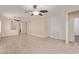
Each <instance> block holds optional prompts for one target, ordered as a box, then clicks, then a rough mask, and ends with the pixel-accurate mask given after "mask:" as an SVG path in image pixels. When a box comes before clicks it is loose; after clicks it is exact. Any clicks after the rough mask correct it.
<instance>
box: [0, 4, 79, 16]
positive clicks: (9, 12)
mask: <svg viewBox="0 0 79 59" xmlns="http://www.w3.org/2000/svg"><path fill="white" fill-rule="evenodd" d="M78 7H79V5H38V7H37V8H38V10H42V9H46V10H48V15H49V17H50V16H53V15H54V16H56V15H63V14H64V13H65V11H68V10H72V9H75V8H78ZM24 10H33V6H32V5H0V15H4V16H7V17H13V16H21V17H28V16H29V17H31V16H30V14H31V13H24Z"/></svg>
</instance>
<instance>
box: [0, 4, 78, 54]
mask: <svg viewBox="0 0 79 59" xmlns="http://www.w3.org/2000/svg"><path fill="white" fill-rule="evenodd" d="M78 24H79V5H0V54H63V53H65V54H71V53H72V54H74V53H79V27H78Z"/></svg>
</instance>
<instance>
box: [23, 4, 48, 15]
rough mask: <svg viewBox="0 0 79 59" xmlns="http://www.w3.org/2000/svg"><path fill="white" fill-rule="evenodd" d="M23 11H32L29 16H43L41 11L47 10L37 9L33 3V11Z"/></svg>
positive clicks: (45, 11)
mask: <svg viewBox="0 0 79 59" xmlns="http://www.w3.org/2000/svg"><path fill="white" fill-rule="evenodd" d="M24 11H25V13H29V12H32V14H31V16H33V15H36V16H37V15H40V16H43V13H47V12H48V10H40V11H39V10H38V9H37V5H33V11H32V10H24Z"/></svg>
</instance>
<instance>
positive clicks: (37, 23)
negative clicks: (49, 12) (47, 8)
mask: <svg viewBox="0 0 79 59" xmlns="http://www.w3.org/2000/svg"><path fill="white" fill-rule="evenodd" d="M27 33H28V34H31V35H35V36H38V37H42V38H45V37H47V16H46V15H44V16H33V17H31V18H30V21H29V22H27Z"/></svg>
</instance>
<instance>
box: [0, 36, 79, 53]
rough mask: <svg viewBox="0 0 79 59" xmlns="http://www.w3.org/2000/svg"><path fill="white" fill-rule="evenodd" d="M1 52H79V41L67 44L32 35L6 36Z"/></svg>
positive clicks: (0, 45)
mask: <svg viewBox="0 0 79 59" xmlns="http://www.w3.org/2000/svg"><path fill="white" fill-rule="evenodd" d="M0 53H8V54H9V53H10V54H20V53H21V54H24V53H26V54H63V53H68V54H71V53H79V43H78V42H77V43H74V44H71V43H70V44H65V41H63V40H59V39H53V38H45V39H44V38H39V37H35V36H31V35H20V36H10V37H4V38H2V39H1V40H0Z"/></svg>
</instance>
